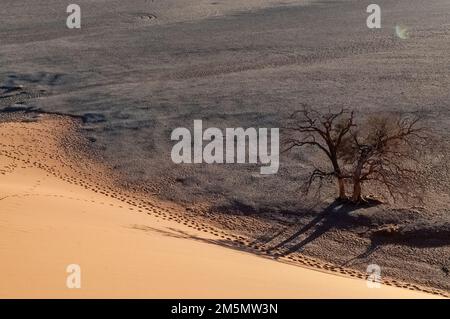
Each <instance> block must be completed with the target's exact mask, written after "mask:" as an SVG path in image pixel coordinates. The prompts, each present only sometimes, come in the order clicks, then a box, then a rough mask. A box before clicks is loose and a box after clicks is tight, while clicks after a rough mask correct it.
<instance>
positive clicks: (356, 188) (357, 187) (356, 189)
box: [352, 179, 361, 203]
mask: <svg viewBox="0 0 450 319" xmlns="http://www.w3.org/2000/svg"><path fill="white" fill-rule="evenodd" d="M359 201H361V181H360V180H359V179H354V180H353V195H352V202H354V203H357V202H359Z"/></svg>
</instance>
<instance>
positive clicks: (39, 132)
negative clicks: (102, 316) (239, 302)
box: [0, 116, 434, 298]
mask: <svg viewBox="0 0 450 319" xmlns="http://www.w3.org/2000/svg"><path fill="white" fill-rule="evenodd" d="M74 127H75V124H74V123H73V121H72V120H67V119H63V118H61V117H50V116H43V117H40V118H39V120H38V121H36V122H8V123H0V261H1V262H0V298H11V297H14V298H16V297H19V298H34V297H38V298H48V297H56V298H80V297H82V298H84V297H86V298H99V297H102V298H110V297H113V298H116V297H124V298H218V297H225V298H241V297H245V298H260V297H264V298H281V297H283V298H306V297H307V298H334V297H340V298H347V297H349V298H423V297H425V298H428V297H434V296H433V295H428V294H425V293H422V292H418V291H411V290H407V289H402V288H396V287H391V286H384V285H383V286H382V287H381V288H379V289H369V288H367V286H366V282H365V281H364V280H361V279H354V278H348V277H343V276H338V275H335V274H330V273H324V272H319V271H316V270H312V269H308V268H303V267H298V266H294V265H290V264H286V263H281V262H277V261H274V260H272V259H268V258H263V257H259V256H255V255H252V254H249V253H245V252H241V251H238V250H233V249H229V248H225V247H222V246H219V245H216V244H213V242H214V241H215V240H216V239H218V237H219V236H218V235H214V232H213V233H211V232H204V231H201V230H198V229H195V228H192V227H188V225H184V224H183V223H181V221H182V220H180V219H179V218H176V217H173V218H172V217H171V214H170V210H168V209H164V208H161V207H158V206H154V207H151V205H150V206H148V207H147V206H146V207H144V206H142V207H139V206H138V205H135V204H133V203H131V204H130V203H126V201H127V200H126V199H124V198H121V199H118V198H115V197H120V194H115V193H114V192H113V191H109V190H106V191H104V190H102V189H101V188H100V187H98V186H95V185H97V184H95V183H90V182H88V181H87V179H88V178H89V174H88V173H86V172H89V170H87V169H86V167H85V168H84V172H85V173H78V174H77V173H76V172H77V171H76V165H80V166H81V163H82V162H81V161H78V162H77V161H74V160H73V159H69V158H67V157H65V155H64V152H63V151H61V147H60V143H62V142H64V140H63V137H64V136H65V134H76V130H75V128H74ZM83 165H85V166H86V163H83ZM91 170H93V168H91ZM92 172H93V176H95V175H96V174H95V173H94V170H93V171H92ZM91 177H92V176H91ZM83 181H85V182H83ZM101 192H103V193H101ZM130 202H131V201H130ZM187 224H189V223H187ZM69 264H78V265H80V267H81V288H80V289H68V288H67V287H66V278H67V276H68V273H66V267H67V266H68V265H69Z"/></svg>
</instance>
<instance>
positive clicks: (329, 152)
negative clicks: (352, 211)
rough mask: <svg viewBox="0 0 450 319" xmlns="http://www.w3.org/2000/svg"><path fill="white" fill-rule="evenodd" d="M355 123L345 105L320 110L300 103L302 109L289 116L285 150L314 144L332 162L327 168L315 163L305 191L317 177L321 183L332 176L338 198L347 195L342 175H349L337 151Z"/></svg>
mask: <svg viewBox="0 0 450 319" xmlns="http://www.w3.org/2000/svg"><path fill="white" fill-rule="evenodd" d="M354 125H355V124H354V113H353V112H352V111H349V110H346V109H344V108H342V109H340V110H339V111H338V112H332V111H329V112H328V113H325V114H322V113H320V112H318V111H316V110H314V109H312V108H309V107H308V106H306V105H303V109H302V110H300V111H296V112H294V113H293V114H292V115H291V116H290V118H289V120H288V125H287V126H286V127H285V131H287V132H288V137H287V138H286V139H285V141H284V144H285V145H286V148H285V149H284V152H286V151H289V150H292V149H293V148H297V147H303V146H307V145H309V146H313V147H316V148H318V149H319V150H321V151H322V152H323V153H324V154H325V155H326V157H327V158H328V159H329V161H330V162H331V166H332V168H331V169H330V170H327V171H325V170H323V169H321V168H318V167H315V169H314V170H313V172H312V173H311V175H310V177H309V179H308V181H307V183H306V185H305V186H306V189H307V190H308V191H309V189H310V187H311V185H312V184H313V182H315V181H319V183H320V185H321V184H322V182H323V181H324V180H328V179H330V178H335V179H336V180H337V186H338V194H339V198H340V199H346V198H347V195H346V192H345V179H347V178H349V177H350V176H349V175H347V174H345V173H344V172H343V170H342V168H341V163H340V160H339V157H338V154H339V150H340V148H341V144H342V142H343V141H344V138H345V137H346V135H348V134H349V133H350V129H351V128H352V127H353V126H354Z"/></svg>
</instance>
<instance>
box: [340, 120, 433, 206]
mask: <svg viewBox="0 0 450 319" xmlns="http://www.w3.org/2000/svg"><path fill="white" fill-rule="evenodd" d="M420 121H421V118H420V117H419V116H416V115H408V114H401V115H397V116H395V115H394V116H393V115H390V116H387V115H381V116H371V117H369V118H368V119H367V120H366V121H365V122H364V125H361V128H359V127H356V126H355V127H354V128H353V129H352V130H351V131H350V134H349V135H348V136H346V137H345V141H344V142H343V143H342V146H343V147H341V149H340V150H339V151H340V153H339V156H338V157H339V158H340V159H342V160H343V162H344V165H351V174H350V175H351V176H352V181H351V182H352V184H353V194H352V201H353V202H359V201H361V200H362V199H363V198H362V184H363V183H369V182H370V183H372V184H378V185H380V186H382V187H384V188H385V189H386V190H387V191H388V192H389V194H390V195H391V197H392V198H394V199H396V198H398V197H408V195H414V193H417V190H418V189H419V187H420V184H419V183H417V181H416V175H417V164H418V162H417V156H416V155H417V151H418V149H419V147H420V146H421V145H422V143H423V142H424V138H425V134H424V133H425V129H424V128H423V127H420V126H419V124H420Z"/></svg>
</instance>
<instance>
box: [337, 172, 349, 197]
mask: <svg viewBox="0 0 450 319" xmlns="http://www.w3.org/2000/svg"><path fill="white" fill-rule="evenodd" d="M338 188H339V199H347V195H346V194H345V183H344V179H343V178H342V177H338Z"/></svg>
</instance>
